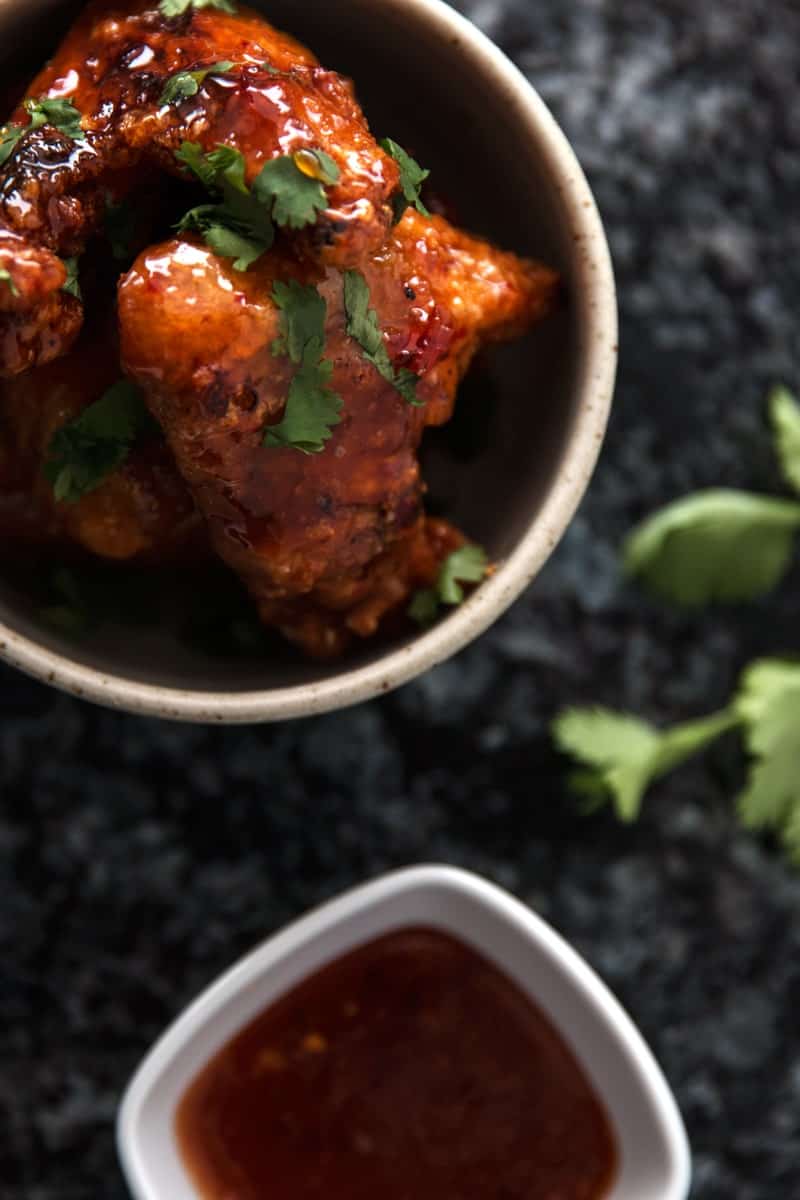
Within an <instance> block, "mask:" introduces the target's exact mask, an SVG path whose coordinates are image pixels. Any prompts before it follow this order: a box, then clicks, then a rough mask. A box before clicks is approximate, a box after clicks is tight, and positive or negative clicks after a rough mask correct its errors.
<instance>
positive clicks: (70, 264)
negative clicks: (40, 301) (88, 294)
mask: <svg viewBox="0 0 800 1200" xmlns="http://www.w3.org/2000/svg"><path fill="white" fill-rule="evenodd" d="M61 261H62V262H63V264H64V266H65V267H66V268H67V281H66V283H64V284H62V285H61V290H62V292H69V294H70V296H74V297H75V299H76V300H82V299H83V296H82V295H81V285H80V280H79V278H78V257H77V255H75V257H73V258H62V260H61Z"/></svg>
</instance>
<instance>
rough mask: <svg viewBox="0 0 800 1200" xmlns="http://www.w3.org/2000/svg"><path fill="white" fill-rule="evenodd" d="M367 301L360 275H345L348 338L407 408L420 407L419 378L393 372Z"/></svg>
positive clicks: (362, 278) (378, 328) (372, 311)
mask: <svg viewBox="0 0 800 1200" xmlns="http://www.w3.org/2000/svg"><path fill="white" fill-rule="evenodd" d="M369 300H370V295H369V284H368V283H367V281H366V279H365V278H364V276H363V275H362V274H361V272H360V271H345V273H344V309H345V315H346V318H347V332H348V333H349V334H350V337H352V338H355V340H356V341H357V342H358V344H359V346H360V347H361V349H362V350H363V351H364V357H365V358H366V359H367V360H368V361H369V362H371V363H372V365H373V366H374V367H375V369H376V370H377V371H378V372H379V374H380V375H382V377H383V378H384V379H385V380H387V381H388V382H389V383H391V384H392V386H393V387H394V388H396V389H397V391H398V392H399V393H400V395H401V396H402V397H403V399H404V400H405V401H406V402H407V403H408V404H412V405H414V406H415V407H419V406H420V405H422V404H424V403H425V401H424V400H420V399H419V398H418V397H417V384H418V383H419V377H418V376H417V375H415V374H414V372H413V371H409V370H408V369H407V368H406V367H402V368H401V369H400V370H399V371H396V370H395V369H394V366H393V365H392V360H391V359H390V358H389V351H388V350H387V349H386V342H385V341H384V338H383V334H382V333H381V327H380V324H379V322H378V314H377V313H376V312H375V309H374V308H370V306H369Z"/></svg>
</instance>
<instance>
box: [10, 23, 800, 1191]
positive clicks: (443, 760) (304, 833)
mask: <svg viewBox="0 0 800 1200" xmlns="http://www.w3.org/2000/svg"><path fill="white" fill-rule="evenodd" d="M462 7H463V8H464V10H465V11H467V12H469V14H470V15H471V16H472V17H473V18H474V19H475V20H476V21H477V22H478V23H479V24H480V25H482V26H483V27H484V28H485V29H486V30H487V31H488V32H489V33H490V34H491V35H492V36H493V37H494V38H495V39H496V40H497V41H498V42H499V43H500V44H501V45H502V46H503V47H504V48H505V49H506V50H507V51H508V52H509V53H510V54H511V55H512V56H513V57H514V58H515V59H516V61H517V62H518V63H519V64H520V65H521V66H522V68H523V69H524V70H525V71H526V72H527V73H528V74H529V76H530V78H531V79H532V80H533V81H534V82H535V83H536V85H537V86H538V88H539V89H540V90H541V92H542V93H543V95H544V97H545V99H546V100H547V101H548V102H549V103H550V105H551V106H552V108H553V109H554V111H555V113H556V116H557V117H558V118H559V120H560V121H561V122H562V124H563V126H564V128H565V129H566V131H567V134H568V135H569V137H570V138H571V140H572V142H573V144H574V145H575V147H576V149H577V151H578V153H579V156H580V157H581V159H582V162H583V163H584V165H585V167H586V169H587V172H588V174H589V176H590V179H591V182H592V184H593V186H594V188H595V190H596V194H597V197H598V201H599V203H600V207H601V209H602V212H603V215H604V217H605V220H606V223H607V228H608V231H609V235H610V239H611V244H612V250H613V254H614V258H615V262H616V268H617V271H618V277H619V284H620V300H621V315H622V357H621V374H620V382H619V388H618V394H617V405H616V411H615V414H614V418H613V421H612V425H611V431H610V436H609V440H608V443H607V447H606V450H605V454H604V457H603V460H602V463H601V465H600V468H599V470H598V472H597V475H596V478H595V481H594V483H593V485H592V488H591V492H590V494H589V497H588V499H587V501H586V503H585V504H584V506H583V508H582V510H581V512H580V515H579V517H578V519H577V520H576V521H575V523H574V525H573V526H572V529H571V530H570V533H569V534H568V536H567V538H566V539H565V542H564V543H563V545H562V546H561V548H560V549H559V551H558V553H557V555H556V556H555V558H554V560H553V561H552V562H551V564H550V565H549V566H548V568H547V570H546V571H545V573H544V574H543V576H542V577H541V579H540V580H539V582H537V584H536V585H535V587H534V588H533V589H532V590H531V591H530V592H529V593H528V594H527V595H526V596H525V597H524V598H523V599H522V600H521V601H520V602H519V603H518V604H517V605H516V607H515V608H514V610H513V611H512V612H511V613H509V614H508V615H507V616H506V617H505V618H504V619H503V620H502V621H500V622H499V624H498V625H497V626H496V627H495V628H494V629H493V630H492V632H491V633H490V634H489V635H487V636H486V637H484V638H483V639H482V640H481V641H480V642H479V643H478V644H477V645H474V646H473V647H472V648H470V649H469V650H468V651H466V652H465V653H463V654H462V655H461V656H460V657H459V658H457V659H456V660H455V661H453V662H450V663H449V664H447V665H445V666H443V667H441V668H439V669H438V670H437V671H435V672H433V673H432V674H430V675H428V676H427V677H426V678H424V679H421V680H419V681H418V682H417V683H415V684H413V685H411V686H409V687H406V688H405V689H404V690H403V691H401V692H400V693H398V694H396V695H394V696H390V697H388V698H386V699H384V700H382V701H381V702H379V703H373V704H369V705H365V706H363V707H361V708H359V709H356V710H353V711H351V712H347V713H342V714H339V715H334V716H328V717H323V718H319V719H315V720H312V721H308V722H304V723H298V724H294V725H289V726H284V727H278V728H266V729H241V730H239V729H232V730H220V729H194V728H181V727H173V726H170V725H167V724H162V723H158V722H155V721H141V720H135V719H133V718H129V717H125V716H119V715H115V714H111V713H106V712H102V711H99V710H95V709H92V708H89V707H87V706H86V705H84V704H82V703H78V702H76V701H74V700H71V699H68V698H66V697H64V696H60V695H57V694H56V693H54V692H52V691H48V690H46V689H45V688H43V687H40V686H39V685H37V684H35V683H32V682H29V681H27V680H25V679H24V678H22V677H20V676H18V675H16V674H13V673H11V672H10V671H7V670H0V683H1V684H2V687H0V712H2V724H1V725H0V782H1V783H2V807H1V809H0V1196H2V1197H3V1200H6V1198H8V1200H22V1198H23V1197H24V1200H84V1198H86V1200H89V1198H94V1197H97V1198H100V1197H102V1198H103V1200H117V1198H122V1197H123V1196H124V1195H125V1189H124V1185H123V1184H122V1182H121V1180H120V1177H119V1173H118V1169H117V1166H116V1161H115V1155H114V1147H113V1141H112V1122H113V1118H114V1110H115V1105H116V1103H117V1101H118V1099H119V1096H120V1092H121V1090H122V1088H123V1085H124V1083H125V1081H126V1079H127V1077H128V1075H129V1073H130V1071H131V1070H132V1068H133V1067H134V1066H135V1064H136V1062H137V1060H138V1058H139V1057H140V1055H141V1054H142V1052H143V1051H144V1050H145V1048H146V1047H147V1045H148V1044H149V1042H150V1041H151V1039H152V1038H153V1037H154V1036H155V1035H156V1034H157V1033H158V1031H159V1030H160V1029H161V1028H162V1027H163V1025H164V1024H165V1023H166V1022H167V1021H168V1020H169V1019H170V1018H171V1017H172V1016H173V1015H174V1014H175V1013H176V1012H177V1011H178V1009H179V1008H180V1007H181V1006H182V1005H183V1004H184V1003H185V1002H186V1001H187V1000H188V999H189V998H190V997H191V996H192V995H193V994H194V993H195V992H196V991H197V990H198V989H199V988H201V987H202V986H203V985H204V984H205V983H206V982H208V981H209V980H210V979H211V978H212V977H213V976H214V975H216V974H217V973H218V972H219V971H220V970H221V969H222V968H223V967H225V966H226V965H227V964H228V963H230V962H231V961H232V959H234V958H235V957H236V956H237V955H238V954H239V953H240V952H241V951H243V950H245V949H247V948H248V947H249V946H251V945H252V944H253V943H254V942H255V941H257V940H259V939H260V938H261V937H262V936H263V935H264V934H265V933H268V932H269V931H271V930H273V929H275V928H276V927H277V926H279V925H280V924H281V923H283V922H285V921H286V920H287V919H288V918H290V917H292V916H294V915H295V914H297V913H299V912H301V911H302V910H303V909H305V908H307V907H308V906H309V905H311V904H313V903H315V902H317V901H319V900H322V899H324V898H325V897H328V896H330V895H332V894H334V893H335V892H337V891H339V890H340V889H341V888H343V887H345V886H346V885H348V884H351V883H354V882H356V881H360V880H363V879H365V878H367V877H369V876H372V875H374V874H376V873H378V872H380V871H383V870H385V869H386V868H388V867H392V866H397V865H400V864H404V863H410V862H415V861H420V860H426V859H440V860H447V861H449V862H454V863H462V864H465V865H468V866H470V867H472V868H475V869H476V870H478V871H482V872H484V873H485V874H487V875H489V876H490V877H492V878H494V879H496V880H498V881H499V882H500V883H502V884H504V885H506V886H507V887H509V888H511V889H512V891H514V892H516V893H517V894H518V895H519V896H521V897H522V898H523V899H524V900H526V901H527V902H529V903H530V904H532V905H533V906H534V907H535V908H536V909H537V910H538V911H539V912H541V913H542V914H544V915H545V916H546V917H548V918H549V919H550V920H552V921H553V923H554V924H555V925H556V927H557V928H559V929H560V930H561V931H562V932H563V933H564V934H565V935H566V936H567V937H568V938H570V939H571V940H572V941H574V943H575V944H576V945H577V946H578V948H579V949H580V950H581V951H582V952H583V953H584V954H585V955H586V956H587V957H588V959H589V960H590V962H592V963H593V964H594V966H595V967H596V968H597V969H598V970H599V971H600V973H601V974H602V975H603V977H604V978H605V979H606V980H607V981H608V983H609V984H610V985H611V986H612V988H614V989H615V991H616V992H617V993H618V994H619V995H620V997H621V998H622V1000H623V1001H624V1002H625V1004H626V1005H627V1006H628V1007H629V1009H630V1011H631V1012H632V1014H633V1016H634V1018H635V1019H636V1021H637V1022H638V1023H639V1025H640V1026H641V1027H642V1029H643V1031H644V1033H645V1035H646V1037H647V1038H648V1039H649V1040H650V1042H651V1043H652V1045H653V1047H654V1048H655V1051H656V1053H657V1055H658V1057H659V1058H660V1060H661V1062H662V1063H663V1065H664V1068H665V1070H666V1073H667V1075H668V1077H669V1079H670V1081H671V1082H672V1084H673V1085H674V1087H675V1089H676V1092H677V1095H678V1098H679V1100H680V1103H681V1107H682V1109H683V1113H684V1115H685V1118H686V1121H687V1124H688V1127H689V1131H690V1135H691V1138H692V1143H693V1147H694V1156H695V1191H694V1196H695V1197H697V1198H698V1200H700V1198H702V1200H792V1198H794V1197H798V1196H800V922H798V919H797V918H798V905H799V904H800V877H798V876H797V875H793V874H792V872H791V871H790V870H789V869H788V868H787V866H786V865H785V864H784V862H783V861H782V860H781V858H780V855H779V853H778V852H777V851H776V849H775V848H774V847H773V846H771V845H766V844H759V843H758V842H756V841H754V840H752V839H751V838H749V837H748V836H746V835H745V834H743V833H741V832H740V831H739V830H738V829H737V826H736V822H735V819H734V816H733V799H734V796H735V794H736V790H737V786H738V782H739V780H740V777H741V768H742V761H741V757H740V752H739V749H738V747H737V744H736V742H735V740H734V739H731V740H730V741H729V742H726V743H723V744H722V745H720V746H719V747H718V748H717V749H715V750H714V751H713V752H712V753H711V754H710V755H708V756H707V758H706V759H705V760H704V761H703V762H702V763H700V764H698V765H696V766H694V767H690V768H687V769H685V770H683V771H682V772H681V773H680V774H679V775H677V776H676V777H675V778H673V779H670V780H668V781H666V782H665V783H663V784H662V785H660V786H659V787H658V788H657V789H656V790H655V792H654V794H653V795H652V797H651V798H650V800H649V801H648V804H647V807H646V812H645V815H644V817H643V819H642V821H641V823H640V824H639V825H638V826H635V827H633V828H622V827H620V826H619V825H618V824H616V823H615V821H614V820H613V818H612V817H611V816H610V815H609V814H605V813H604V814H600V815H597V816H595V817H593V818H591V819H588V818H584V817H581V816H579V815H578V814H577V813H576V810H575V808H574V806H573V804H572V803H571V801H570V800H569V798H568V797H567V795H566V794H565V790H564V787H563V782H562V776H563V772H562V766H561V764H560V763H559V762H558V761H557V760H556V758H555V756H554V755H553V753H552V751H551V749H550V747H549V743H548V738H547V732H546V729H547V723H548V721H549V719H550V717H551V716H552V714H553V713H554V711H555V710H556V709H557V707H558V706H559V705H560V704H563V703H565V702H575V701H577V700H580V699H588V698H592V699H598V700H603V701H606V702H611V703H614V704H618V705H625V706H629V707H631V708H633V709H636V710H638V711H641V712H643V713H645V714H647V715H648V716H650V717H652V718H654V719H657V720H662V719H663V720H669V719H674V718H676V717H678V716H688V715H691V714H694V713H700V712H702V711H706V710H708V709H710V708H712V707H713V706H714V705H716V704H717V703H719V702H720V701H722V699H723V698H724V697H725V695H726V693H727V691H728V689H729V688H730V686H731V684H732V681H733V680H734V679H735V677H736V673H737V671H738V670H739V669H740V667H741V666H742V664H743V663H744V662H745V661H746V660H747V658H748V657H750V656H751V655H752V654H754V653H761V652H773V651H779V650H789V649H794V650H797V649H798V635H797V623H796V620H795V617H796V611H797V609H796V596H797V594H798V592H797V583H798V579H797V578H795V580H794V586H792V585H791V584H790V585H789V586H787V587H784V588H783V589H782V591H781V593H780V595H778V596H776V597H775V598H774V599H773V600H771V601H770V602H769V603H766V604H764V605H763V606H759V607H755V608H752V609H749V610H746V611H725V612H717V613H713V614H710V615H706V616H703V617H701V618H686V617H680V616H676V615H674V614H671V613H669V612H667V611H665V610H664V609H662V608H660V607H658V606H656V605H653V604H651V603H649V602H648V601H647V600H645V599H644V598H643V597H642V596H641V595H640V594H639V593H638V592H637V591H636V589H634V588H631V587H628V586H626V585H623V584H622V583H621V581H620V579H619V577H618V573H617V566H616V558H615V547H616V546H617V544H618V542H619V539H620V537H621V535H622V534H623V532H624V531H625V530H626V529H627V528H628V527H629V525H630V524H631V522H632V521H633V520H634V519H636V518H637V517H639V516H640V515H641V514H642V513H644V512H645V511H647V510H649V509H650V508H651V507H653V506H654V505H655V504H656V503H659V502H661V501H664V500H667V499H669V498H672V497H674V496H676V495H678V494H680V493H682V492H684V491H685V490H687V489H689V488H693V487H697V486H701V485H706V484H713V483H723V484H732V485H746V486H754V487H759V488H762V489H769V490H777V489H778V488H779V486H780V485H779V481H778V479H777V473H776V469H775V464H774V461H773V459H772V456H771V453H770V444H769V437H768V434H767V432H766V429H765V424H764V415H763V398H764V394H765V391H766V388H767V386H768V384H769V383H770V382H771V381H773V380H776V379H780V380H784V381H786V382H787V383H790V384H792V383H797V382H798V379H797V374H796V366H797V356H796V345H795V341H796V330H797V314H798V309H800V225H798V221H797V215H796V214H797V197H798V185H800V157H798V151H799V150H800V107H798V104H797V102H796V96H797V90H796V89H797V82H798V79H797V75H798V50H797V47H798V45H800V13H799V12H798V8H797V5H796V4H795V3H794V2H793V0H791V2H790V0H764V2H763V3H762V2H760V0H710V2H709V3H702V4H700V3H698V2H697V0H656V3H653V4H651V3H645V2H644V0H571V2H570V3H568V4H567V3H564V0H536V3H534V2H533V0H505V2H504V3H495V2H494V0H474V2H470V3H464V4H463V5H462Z"/></svg>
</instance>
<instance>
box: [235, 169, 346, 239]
mask: <svg viewBox="0 0 800 1200" xmlns="http://www.w3.org/2000/svg"><path fill="white" fill-rule="evenodd" d="M312 158H313V161H314V163H315V168H314V173H309V171H310V169H311V160H312ZM339 175H340V172H339V168H338V167H337V165H336V163H335V162H334V161H333V159H332V158H331V157H330V156H329V155H328V154H325V152H324V151H322V150H298V151H297V152H296V153H295V154H283V155H281V156H280V157H279V158H273V159H272V160H271V161H270V162H268V163H266V164H265V166H263V167H262V168H261V171H260V172H259V173H258V175H257V176H256V177H255V179H254V180H253V195H254V196H255V197H256V199H257V200H259V201H260V202H261V203H262V204H263V205H264V206H265V208H266V209H267V210H268V211H269V213H270V215H271V216H272V219H273V220H274V222H275V224H276V225H280V226H281V227H284V228H287V229H303V228H305V226H306V225H313V224H314V222H315V221H316V219H317V216H318V214H319V213H321V212H324V210H325V209H326V208H327V207H328V197H327V195H326V193H325V184H334V183H336V182H337V181H338V179H339Z"/></svg>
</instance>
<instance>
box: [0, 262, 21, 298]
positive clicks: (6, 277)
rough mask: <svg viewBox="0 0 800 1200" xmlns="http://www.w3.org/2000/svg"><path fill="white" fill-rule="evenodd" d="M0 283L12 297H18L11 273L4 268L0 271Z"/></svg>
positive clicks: (17, 289) (17, 290)
mask: <svg viewBox="0 0 800 1200" xmlns="http://www.w3.org/2000/svg"><path fill="white" fill-rule="evenodd" d="M0 283H4V284H5V285H6V287H7V288H8V290H9V291H10V292H11V295H12V296H18V295H19V288H18V287H17V285H16V284H15V283H14V280H13V279H12V278H11V272H10V271H7V270H6V269H5V267H4V268H3V269H2V270H0Z"/></svg>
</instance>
